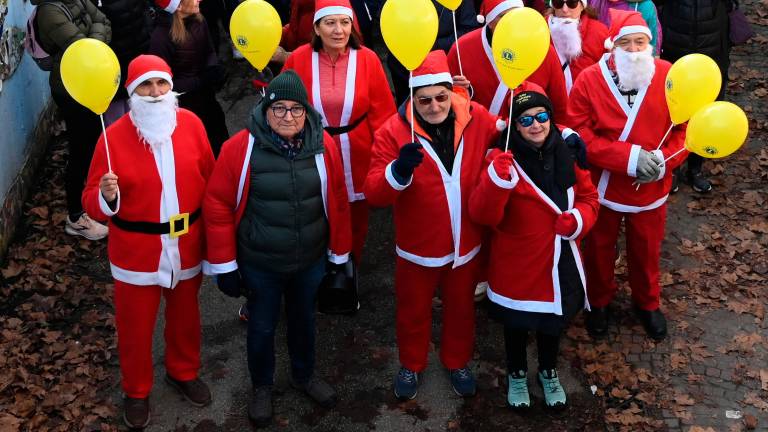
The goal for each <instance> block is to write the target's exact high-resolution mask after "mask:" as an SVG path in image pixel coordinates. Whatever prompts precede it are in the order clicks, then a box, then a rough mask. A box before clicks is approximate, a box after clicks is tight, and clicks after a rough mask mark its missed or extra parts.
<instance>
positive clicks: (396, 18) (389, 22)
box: [381, 0, 438, 71]
mask: <svg viewBox="0 0 768 432" xmlns="http://www.w3.org/2000/svg"><path fill="white" fill-rule="evenodd" d="M437 25H438V18H437V10H435V5H433V4H432V2H431V1H429V0H387V2H386V3H384V7H383V8H382V9H381V35H382V36H383V37H384V43H385V44H387V48H389V51H391V52H392V54H393V55H394V56H395V58H397V60H398V61H399V62H400V63H401V64H402V65H403V66H405V68H406V69H408V70H410V71H412V70H414V69H416V68H417V67H419V65H421V63H422V62H423V61H424V58H426V57H427V54H429V52H430V51H431V50H432V46H433V45H434V44H435V40H436V39H437Z"/></svg>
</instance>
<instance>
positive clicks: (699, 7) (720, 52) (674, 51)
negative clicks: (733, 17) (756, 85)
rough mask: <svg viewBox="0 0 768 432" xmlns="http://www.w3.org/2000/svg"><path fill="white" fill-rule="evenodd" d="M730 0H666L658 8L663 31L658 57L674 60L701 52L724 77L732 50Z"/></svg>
mask: <svg viewBox="0 0 768 432" xmlns="http://www.w3.org/2000/svg"><path fill="white" fill-rule="evenodd" d="M731 8H732V1H731V0H674V1H665V2H663V6H662V7H661V9H660V21H661V25H662V28H663V31H664V42H663V44H664V45H663V47H662V53H661V57H662V58H663V59H665V60H668V61H670V62H674V61H675V60H677V59H679V58H680V57H682V56H684V55H687V54H691V53H701V54H706V55H708V56H710V57H712V59H713V60H715V62H717V64H718V66H720V70H721V72H722V73H723V75H724V76H725V77H727V73H728V65H729V59H728V56H729V54H730V51H731V41H730V39H729V30H730V26H729V20H728V12H729V11H730V10H731Z"/></svg>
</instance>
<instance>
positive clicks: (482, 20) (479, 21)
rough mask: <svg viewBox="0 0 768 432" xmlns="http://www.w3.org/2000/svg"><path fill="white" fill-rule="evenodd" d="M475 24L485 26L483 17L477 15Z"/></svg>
mask: <svg viewBox="0 0 768 432" xmlns="http://www.w3.org/2000/svg"><path fill="white" fill-rule="evenodd" d="M477 22H478V24H485V17H484V16H483V15H478V16H477Z"/></svg>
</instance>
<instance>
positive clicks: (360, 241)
mask: <svg viewBox="0 0 768 432" xmlns="http://www.w3.org/2000/svg"><path fill="white" fill-rule="evenodd" d="M349 212H350V214H351V217H352V255H353V256H354V257H355V264H360V260H361V259H362V256H363V246H364V245H365V236H366V235H368V214H369V213H370V208H369V207H368V201H365V200H361V201H354V202H351V203H349Z"/></svg>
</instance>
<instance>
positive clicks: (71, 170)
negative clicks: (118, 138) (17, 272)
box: [51, 93, 106, 220]
mask: <svg viewBox="0 0 768 432" xmlns="http://www.w3.org/2000/svg"><path fill="white" fill-rule="evenodd" d="M51 96H53V100H54V101H55V102H56V105H57V106H58V108H59V114H61V116H62V117H63V118H64V121H66V122H67V135H66V136H67V143H68V144H67V145H68V148H69V158H68V160H67V169H66V171H65V174H64V191H65V192H66V195H67V197H66V199H67V211H68V212H69V218H70V219H72V220H76V219H77V218H78V217H79V216H80V214H81V213H82V212H83V204H82V201H81V200H82V195H83V189H84V188H85V179H86V177H88V168H89V167H90V166H91V158H92V157H93V149H94V148H96V142H97V141H98V140H99V136H100V135H101V121H100V120H99V116H97V115H96V114H94V113H93V112H92V111H91V110H89V109H88V108H85V107H84V106H82V105H80V104H79V103H77V102H76V101H75V100H74V99H72V98H71V97H70V96H69V95H61V94H57V93H53V94H52V95H51ZM104 174H106V173H104Z"/></svg>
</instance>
